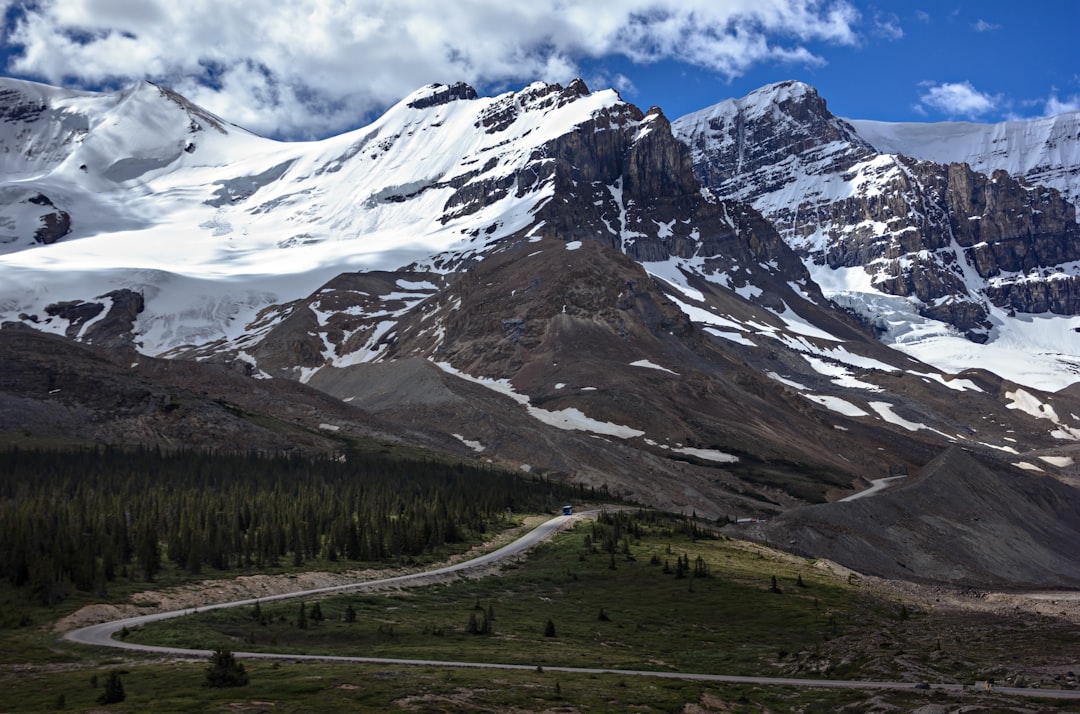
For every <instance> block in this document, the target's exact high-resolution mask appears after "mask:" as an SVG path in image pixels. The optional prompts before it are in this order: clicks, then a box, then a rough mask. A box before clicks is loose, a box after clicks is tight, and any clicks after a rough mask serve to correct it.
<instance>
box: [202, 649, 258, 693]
mask: <svg viewBox="0 0 1080 714" xmlns="http://www.w3.org/2000/svg"><path fill="white" fill-rule="evenodd" d="M247 683H248V674H247V671H246V670H245V669H244V665H242V664H240V663H239V662H237V661H236V657H235V656H234V655H233V653H232V652H231V651H229V650H222V649H218V650H214V654H212V655H210V666H209V667H207V668H206V681H205V682H204V683H203V686H206V687H215V688H223V687H243V686H244V685H246V684H247Z"/></svg>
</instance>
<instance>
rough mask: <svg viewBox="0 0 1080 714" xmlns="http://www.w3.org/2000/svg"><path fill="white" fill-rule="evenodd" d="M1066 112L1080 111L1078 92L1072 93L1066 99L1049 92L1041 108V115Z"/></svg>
mask: <svg viewBox="0 0 1080 714" xmlns="http://www.w3.org/2000/svg"><path fill="white" fill-rule="evenodd" d="M1066 112H1080V94H1076V95H1073V96H1071V97H1069V98H1067V99H1058V97H1057V95H1056V94H1051V95H1050V97H1049V98H1048V99H1047V100H1046V107H1045V108H1044V109H1043V116H1048V117H1052V116H1057V115H1058V114H1065V113H1066Z"/></svg>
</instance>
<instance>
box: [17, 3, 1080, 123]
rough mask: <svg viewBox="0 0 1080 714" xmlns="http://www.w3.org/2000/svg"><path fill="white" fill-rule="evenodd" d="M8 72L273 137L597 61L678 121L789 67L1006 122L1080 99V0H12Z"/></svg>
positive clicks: (897, 102)
mask: <svg viewBox="0 0 1080 714" xmlns="http://www.w3.org/2000/svg"><path fill="white" fill-rule="evenodd" d="M0 11H2V13H3V17H4V21H5V22H4V26H3V34H2V35H0V61H2V62H3V65H4V66H3V69H2V72H3V74H5V75H7V76H12V77H20V78H25V79H33V80H37V81H44V82H47V83H51V84H62V85H64V86H69V87H77V88H85V89H103V88H104V89H109V88H117V87H122V86H125V85H127V84H130V83H132V82H134V81H136V80H139V79H150V80H152V81H157V82H160V83H163V84H166V85H168V86H170V87H172V88H174V89H176V90H178V91H180V92H181V93H183V94H185V95H186V96H188V97H189V98H190V99H192V100H193V101H195V102H197V103H199V104H202V105H203V106H205V107H207V108H208V109H210V110H211V111H214V112H216V113H218V114H220V115H221V116H223V117H225V118H226V119H229V120H231V121H234V122H236V123H238V124H241V125H243V126H246V127H248V128H250V129H252V130H253V131H256V132H258V133H260V134H264V135H268V136H274V137H278V138H317V137H322V136H327V135H330V134H334V133H338V132H341V131H345V130H348V129H352V128H356V127H358V126H361V125H363V124H365V123H367V122H368V121H370V120H371V119H372V118H374V117H375V116H377V114H378V113H379V112H380V111H382V110H383V109H385V108H386V107H387V106H389V105H390V104H392V103H394V102H395V101H397V100H399V99H400V98H401V97H403V96H404V95H406V94H408V93H409V92H411V91H412V90H414V89H416V88H418V87H420V86H423V85H425V84H428V83H430V82H453V81H458V80H464V81H467V82H469V83H470V84H472V85H473V86H475V87H476V88H477V90H478V91H480V92H481V93H482V94H492V93H497V92H500V91H504V90H507V89H516V88H519V87H521V86H522V85H524V84H527V83H528V82H530V81H534V80H544V81H559V82H563V83H565V82H567V81H569V80H570V79H572V78H573V77H576V76H581V77H583V78H584V79H585V80H586V81H587V82H588V83H589V85H590V87H592V88H593V89H599V88H604V87H608V86H612V87H615V88H617V89H619V91H620V92H621V93H622V95H623V97H624V98H625V99H627V100H628V101H632V102H635V103H637V104H639V105H641V106H642V108H648V106H650V105H653V104H656V105H659V106H661V107H663V109H664V111H665V113H666V114H667V115H668V116H669V117H671V118H676V117H678V116H681V115H683V114H685V113H688V112H691V111H695V110H697V109H702V108H704V107H706V106H709V105H711V104H714V103H716V102H718V101H721V100H723V99H727V98H731V97H739V96H743V95H744V94H746V93H748V92H750V91H752V90H753V89H756V88H757V87H760V86H762V85H764V84H768V83H770V82H776V81H781V80H785V79H799V80H802V81H805V82H807V83H809V84H812V85H814V86H815V87H817V88H818V90H819V91H820V93H821V95H822V96H823V97H824V98H825V99H826V100H827V101H828V103H829V106H830V108H831V109H832V110H833V112H834V113H836V114H838V115H840V116H845V117H849V118H854V119H879V120H884V121H945V120H971V121H984V122H994V121H1002V120H1005V119H1012V118H1024V117H1036V116H1044V115H1047V114H1054V113H1060V112H1062V111H1076V110H1078V109H1080V50H1078V49H1077V43H1076V34H1077V30H1078V28H1080V0H1057V1H1051V0H1041V1H1040V0H1031V1H1030V2H1026V3H1020V2H1015V0H1014V1H1011V2H1007V1H1005V0H980V1H978V2H976V1H972V0H962V1H960V0H958V1H956V2H948V0H915V1H914V2H901V1H896V2H871V1H869V0H592V1H591V2H566V1H565V0H530V1H529V2H527V3H515V2H512V1H511V2H507V0H452V1H451V2H441V3H438V4H436V3H433V2H431V1H430V0H396V2H394V3H386V2H374V1H372V0H286V1H283V0H273V1H271V0H245V1H244V2H238V3H222V2H219V1H217V0H186V1H185V2H183V3H181V2H177V1H176V0H139V2H137V3H134V2H131V0H0Z"/></svg>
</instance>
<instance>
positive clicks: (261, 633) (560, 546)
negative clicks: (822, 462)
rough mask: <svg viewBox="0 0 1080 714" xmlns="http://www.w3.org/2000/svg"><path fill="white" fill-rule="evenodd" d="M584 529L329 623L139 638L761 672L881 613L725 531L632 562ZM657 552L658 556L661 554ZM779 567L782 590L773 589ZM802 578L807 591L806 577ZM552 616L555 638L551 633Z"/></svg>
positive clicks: (140, 637)
mask: <svg viewBox="0 0 1080 714" xmlns="http://www.w3.org/2000/svg"><path fill="white" fill-rule="evenodd" d="M584 535H585V532H584V530H583V529H579V530H578V532H576V533H575V534H574V535H570V536H566V537H563V538H560V539H558V540H557V541H556V542H555V543H554V544H548V545H544V546H541V547H540V548H538V549H537V550H536V551H535V552H534V553H533V554H532V555H531V557H530V559H529V562H528V564H527V566H525V567H521V568H518V569H516V570H512V571H510V572H509V573H508V574H506V575H504V576H502V577H498V578H486V579H482V580H476V581H463V582H458V583H455V584H452V585H448V586H437V587H431V588H424V589H418V590H410V591H406V592H403V593H394V594H390V595H370V596H340V597H334V598H328V599H326V600H323V601H321V602H320V608H321V610H322V612H323V615H324V616H325V620H324V621H323V622H321V623H313V622H311V621H310V611H311V607H312V605H313V602H307V603H306V610H307V612H308V620H309V624H308V627H306V628H300V627H298V615H299V608H300V603H299V602H288V603H283V604H274V605H267V606H265V607H261V608H260V609H261V615H262V617H261V619H260V620H259V621H256V620H255V619H253V617H252V614H251V609H250V608H246V609H243V610H237V609H234V610H220V611H215V612H211V613H206V614H204V615H200V616H198V617H191V618H183V619H182V620H171V621H169V622H165V623H160V624H155V625H151V626H147V627H146V628H144V629H143V630H141V631H139V632H137V633H134V634H133V635H132V637H131V639H132V640H133V641H139V642H152V643H154V644H170V645H178V646H183V647H192V648H213V647H219V646H220V647H229V648H231V649H245V650H265V651H284V652H288V651H296V652H301V651H303V652H312V653H318V654H364V655H371V656H387V657H416V658H420V657H425V658H435V659H464V660H467V661H497V662H506V663H513V664H540V665H544V664H547V665H565V666H603V667H622V668H632V669H673V670H680V671H693V672H722V673H730V674H754V673H761V672H763V671H769V670H774V669H777V659H778V655H779V653H781V652H788V653H796V652H803V651H808V650H812V649H813V648H814V647H815V646H817V645H819V644H820V643H821V642H823V641H824V640H826V639H827V638H830V637H835V636H837V635H839V634H842V633H843V632H846V631H849V630H851V629H852V628H853V627H855V626H856V622H855V621H853V620H852V617H845V618H839V619H838V618H836V617H835V616H834V613H835V612H837V611H839V610H852V611H856V610H858V611H865V612H861V614H860V615H859V616H858V617H859V618H860V619H861V620H864V621H865V622H866V624H869V620H868V619H867V618H868V617H870V615H871V613H873V612H875V610H874V609H873V607H871V608H870V609H869V610H866V606H865V605H864V606H861V607H859V608H856V607H855V605H856V604H857V603H856V601H857V600H858V596H857V594H855V593H854V592H853V591H852V589H850V588H847V587H845V586H840V585H837V584H835V583H832V582H829V581H828V580H827V579H824V578H818V577H816V576H815V575H814V574H813V573H812V572H810V571H809V569H807V568H805V567H803V568H801V569H800V568H797V567H795V566H793V565H791V564H789V563H786V562H783V561H769V563H768V566H766V565H765V563H764V562H757V561H758V560H759V559H758V558H757V556H756V554H747V553H746V552H745V551H744V550H742V549H741V548H740V547H738V546H736V545H734V544H732V543H731V542H728V541H698V542H696V543H695V542H691V541H690V540H688V539H683V538H679V539H676V538H672V539H658V538H657V539H648V540H646V541H643V542H641V543H640V544H639V545H632V546H631V547H630V551H631V557H632V558H633V560H628V559H627V556H626V555H625V554H622V553H617V554H615V555H612V554H609V553H605V552H588V553H587V552H586V550H585V547H584V545H583V541H584ZM666 540H670V542H664V541H666ZM669 545H670V549H671V552H670V553H669V552H668V547H669ZM654 555H655V556H656V558H657V559H658V560H659V562H660V564H650V561H651V560H652V556H654ZM683 555H685V556H686V557H687V558H689V559H690V560H691V561H694V560H695V559H696V558H697V557H698V556H702V557H703V559H704V560H706V561H707V562H709V563H710V565H711V567H712V569H713V571H714V576H713V577H706V578H694V577H684V578H677V577H676V576H675V574H674V573H665V572H664V565H663V563H664V562H667V563H668V564H669V565H670V568H669V569H672V570H673V569H674V568H675V563H676V559H677V558H678V557H680V556H683ZM725 561H728V562H727V563H725ZM748 561H749V562H748ZM612 563H614V566H615V567H614V569H612V567H611V566H612ZM725 564H726V565H727V567H722V566H724V565H725ZM766 573H768V574H766ZM773 574H775V575H776V576H777V578H778V582H779V584H780V587H781V589H782V594H777V593H772V592H770V587H771V578H772V575H773ZM800 575H801V576H802V578H803V582H804V584H805V585H807V587H798V586H796V585H795V581H796V578H797V577H799V576H800ZM350 605H351V606H352V607H353V609H354V610H355V611H356V613H357V617H356V621H355V622H353V623H348V622H345V621H344V617H345V611H346V608H347V607H348V606H350ZM489 608H490V609H491V611H493V614H494V620H493V621H492V622H491V625H492V633H491V634H489V635H475V634H469V633H468V632H467V631H466V630H467V626H468V623H469V619H470V616H472V617H474V618H476V619H477V620H478V622H482V621H483V619H484V618H485V617H486V616H487V614H488V611H489ZM601 609H603V611H604V617H605V618H606V619H601V617H600V611H601ZM549 619H550V620H552V622H553V623H554V624H555V630H556V636H555V637H546V636H545V634H544V632H545V625H546V623H547V621H548V620H549Z"/></svg>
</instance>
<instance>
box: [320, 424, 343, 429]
mask: <svg viewBox="0 0 1080 714" xmlns="http://www.w3.org/2000/svg"><path fill="white" fill-rule="evenodd" d="M319 428H320V429H322V430H323V431H341V427H340V426H338V425H336V424H319Z"/></svg>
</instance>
